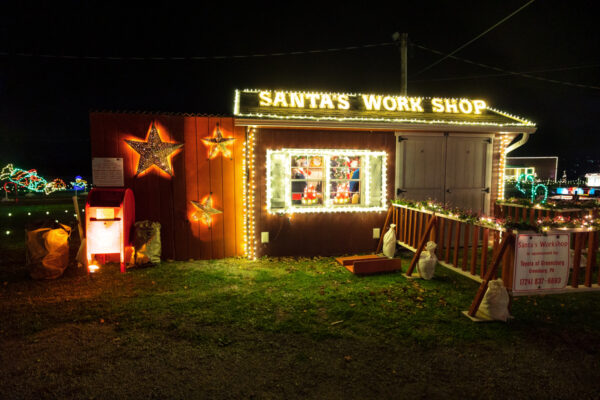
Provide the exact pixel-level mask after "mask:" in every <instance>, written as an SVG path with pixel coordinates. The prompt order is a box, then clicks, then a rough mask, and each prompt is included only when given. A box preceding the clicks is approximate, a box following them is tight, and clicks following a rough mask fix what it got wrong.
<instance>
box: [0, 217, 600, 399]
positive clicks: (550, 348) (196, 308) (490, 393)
mask: <svg viewBox="0 0 600 400" xmlns="http://www.w3.org/2000/svg"><path fill="white" fill-rule="evenodd" d="M57 210H58V212H63V211H62V209H60V207H58V208H57ZM4 211H5V210H3V211H2V212H4ZM71 214H72V213H71ZM4 219H5V217H4V216H2V218H1V220H2V221H4ZM13 229H16V228H13ZM21 232H22V231H21ZM75 236H76V234H75ZM7 238H8V239H7V240H5V241H4V242H3V244H2V245H0V251H1V257H0V399H13V398H14V399H21V398H25V399H40V398H41V399H44V398H57V399H71V398H72V399H82V398H102V399H113V398H114V399H117V398H118V399H121V398H136V399H137V398H143V399H148V398H150V399H154V398H156V399H170V398H233V399H237V398H258V399H262V398H278V399H279V398H285V399H288V398H319V399H329V398H333V399H348V398H359V399H372V398H394V399H398V398H410V399H414V398H424V399H430V398H460V399H463V398H477V399H480V398H492V399H494V398H498V399H507V398H510V399H514V398H517V399H519V398H536V399H537V398H540V399H545V398H577V399H579V398H590V399H597V398H599V397H600V362H599V359H600V340H599V337H600V307H598V304H599V300H600V297H599V296H600V294H598V293H587V294H577V295H555V296H547V297H530V298H518V299H516V300H515V302H514V304H513V310H512V313H513V315H514V316H515V319H514V320H512V321H511V322H510V323H507V324H504V323H473V322H471V321H470V320H468V319H467V318H466V317H464V316H462V315H461V311H462V310H466V309H467V308H468V306H469V304H470V303H471V300H472V299H473V296H474V295H475V292H476V290H477V287H478V285H477V284H476V283H475V282H473V281H471V280H468V279H466V278H463V277H461V276H459V275H457V274H454V273H452V272H450V271H447V270H445V269H444V268H442V267H438V269H437V270H436V278H435V279H434V280H432V281H418V280H407V279H405V278H404V277H403V276H402V275H401V274H399V273H396V274H386V275H377V276H371V277H357V276H353V275H352V274H350V273H349V272H348V271H346V269H344V268H342V267H340V266H339V265H338V264H337V263H336V262H335V261H334V260H333V259H332V258H316V259H261V260H258V261H254V262H252V261H248V260H244V259H225V260H214V261H191V262H163V263H162V264H161V265H159V266H156V267H152V268H146V269H134V270H130V271H128V272H127V273H126V274H120V273H119V268H118V266H117V265H115V264H109V265H107V266H105V267H103V268H102V269H101V270H100V271H99V273H97V274H95V275H93V276H87V275H86V274H85V273H84V272H83V271H81V270H78V269H77V268H76V267H70V268H69V269H68V270H67V271H66V273H65V275H64V276H63V277H62V278H60V279H58V280H54V281H32V280H30V279H29V278H28V277H27V274H26V270H25V268H24V265H23V261H22V260H23V253H24V250H23V241H22V237H21V238H20V240H19V239H18V238H17V237H16V235H15V236H13V237H11V236H10V235H9V236H7ZM410 256H411V253H405V254H403V259H404V264H405V269H406V267H408V262H409V259H410Z"/></svg>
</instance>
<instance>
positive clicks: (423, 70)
mask: <svg viewBox="0 0 600 400" xmlns="http://www.w3.org/2000/svg"><path fill="white" fill-rule="evenodd" d="M534 1H535V0H530V1H528V2H527V3H525V4H524V5H522V6H521V7H519V8H518V9H517V10H516V11H513V12H512V13H511V14H509V15H508V16H506V17H504V18H502V19H501V20H500V21H498V22H496V23H495V24H494V25H492V26H491V27H489V28H488V29H486V30H485V31H483V32H481V33H480V34H479V35H477V36H475V37H474V38H473V39H471V40H469V41H468V42H467V43H465V44H463V45H462V46H459V47H458V48H457V49H456V50H454V51H452V52H451V53H449V54H446V55H445V56H444V57H442V58H440V59H439V60H437V61H435V62H433V63H431V64H429V65H428V66H426V67H425V68H423V69H422V70H420V71H419V72H417V73H416V74H414V75H413V76H418V75H420V74H421V73H423V72H425V71H427V70H428V69H430V68H432V67H434V66H436V65H438V64H439V63H441V62H442V61H444V60H445V59H446V58H448V57H450V56H452V55H454V54H456V53H458V52H459V51H461V50H462V49H464V48H465V47H467V46H468V45H470V44H471V43H473V42H474V41H476V40H477V39H479V38H480V37H482V36H483V35H485V34H486V33H488V32H490V31H491V30H493V29H495V28H496V27H498V26H499V25H501V24H502V23H504V22H505V21H507V20H508V19H510V18H511V17H512V16H514V15H515V14H517V13H518V12H520V11H521V10H522V9H524V8H525V7H527V6H528V5H530V4H531V3H533V2H534Z"/></svg>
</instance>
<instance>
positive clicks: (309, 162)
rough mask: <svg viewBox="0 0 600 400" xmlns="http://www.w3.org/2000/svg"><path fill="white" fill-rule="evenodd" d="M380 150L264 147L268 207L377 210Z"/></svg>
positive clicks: (381, 188)
mask: <svg viewBox="0 0 600 400" xmlns="http://www.w3.org/2000/svg"><path fill="white" fill-rule="evenodd" d="M385 170H386V154H385V152H383V151H366V150H320V149H282V150H267V209H268V210H269V211H270V212H276V213H286V212H335V211H350V212H351V211H381V210H384V209H385V206H386V202H387V198H386V189H385Z"/></svg>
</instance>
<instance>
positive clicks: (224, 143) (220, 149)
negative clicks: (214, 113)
mask: <svg viewBox="0 0 600 400" xmlns="http://www.w3.org/2000/svg"><path fill="white" fill-rule="evenodd" d="M234 140H235V138H232V137H223V133H221V129H220V128H219V124H217V127H216V128H215V132H214V133H213V136H212V137H207V138H204V139H202V141H203V142H204V144H206V145H207V146H209V151H208V158H209V159H212V158H215V157H216V156H217V155H218V154H219V153H221V154H223V156H224V157H227V158H231V150H230V149H229V147H228V146H229V145H230V144H232V143H233V141H234Z"/></svg>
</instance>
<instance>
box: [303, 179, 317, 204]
mask: <svg viewBox="0 0 600 400" xmlns="http://www.w3.org/2000/svg"><path fill="white" fill-rule="evenodd" d="M316 203H317V192H316V190H315V185H313V184H312V183H310V184H308V185H307V186H306V187H305V188H304V194H303V195H302V204H304V205H305V206H310V205H313V204H316Z"/></svg>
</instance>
